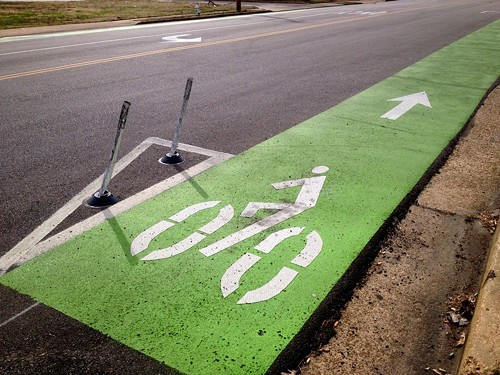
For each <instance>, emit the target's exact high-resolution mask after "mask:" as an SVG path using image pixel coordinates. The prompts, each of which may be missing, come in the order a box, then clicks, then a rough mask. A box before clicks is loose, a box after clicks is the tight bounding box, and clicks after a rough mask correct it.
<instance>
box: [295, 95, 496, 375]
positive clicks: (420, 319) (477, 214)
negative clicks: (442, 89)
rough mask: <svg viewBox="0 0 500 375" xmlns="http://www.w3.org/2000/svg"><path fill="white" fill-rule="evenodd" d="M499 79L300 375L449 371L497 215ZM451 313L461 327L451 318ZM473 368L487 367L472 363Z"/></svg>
mask: <svg viewBox="0 0 500 375" xmlns="http://www.w3.org/2000/svg"><path fill="white" fill-rule="evenodd" d="M499 137H500V87H498V86H497V87H496V88H495V89H494V90H493V91H492V92H491V93H490V94H489V96H488V97H487V99H486V100H485V101H484V103H483V105H482V106H481V107H480V108H479V110H478V112H477V113H476V115H475V116H474V117H473V119H472V120H471V121H470V123H469V125H468V126H467V128H466V130H465V131H464V133H463V135H462V137H461V139H460V140H459V142H458V144H457V145H456V147H455V149H454V151H453V152H452V154H451V155H450V157H449V159H448V160H447V162H446V164H445V165H444V166H443V167H442V168H441V170H440V171H439V172H438V173H437V174H436V175H435V176H434V177H433V178H432V180H431V182H430V183H429V184H428V185H427V187H426V188H425V189H424V191H423V192H422V193H421V194H420V196H419V197H418V199H417V201H416V202H415V203H414V204H413V205H412V206H411V208H410V209H409V211H408V213H407V214H406V216H405V218H404V219H403V220H402V221H401V222H400V223H398V224H397V225H396V226H395V228H394V230H393V232H392V233H391V234H390V235H389V236H388V238H387V239H386V240H385V241H384V243H383V244H382V245H381V247H380V249H379V254H378V256H377V258H376V259H375V261H374V262H373V264H372V266H371V267H370V269H369V271H368V273H367V274H366V276H365V278H364V279H363V280H362V281H361V282H360V284H359V285H358V286H357V287H356V288H355V290H354V291H353V295H352V298H351V300H350V301H349V302H348V303H347V304H346V306H344V308H343V309H342V310H341V311H340V312H337V313H336V314H337V315H336V316H335V318H334V319H332V320H331V321H330V322H327V323H325V324H332V325H333V326H334V327H333V329H334V332H335V334H334V337H333V338H331V339H330V340H329V342H327V343H325V344H324V345H323V346H322V347H320V348H319V349H318V350H317V351H315V352H314V353H311V355H310V356H309V357H308V358H306V359H305V360H304V362H303V363H302V366H301V367H300V370H301V373H302V374H304V375H322V374H351V375H355V374H386V375H387V374H425V373H430V374H435V373H439V374H443V375H444V374H454V373H456V372H457V371H458V367H459V365H460V359H461V356H462V351H463V346H464V342H465V338H466V336H467V334H468V330H469V322H470V319H471V317H472V313H473V311H472V310H473V306H474V303H475V300H476V298H477V293H478V291H479V288H480V282H481V281H480V280H481V275H482V273H483V271H484V267H485V261H486V256H487V251H488V250H489V247H490V244H491V241H492V237H493V233H494V231H495V227H496V223H497V219H498V215H499V213H500V210H499V209H500V191H499V189H498V186H500V163H499V161H500V160H499V159H500V155H499V153H498V144H499ZM453 312H455V313H456V315H457V316H458V317H459V318H463V319H465V320H463V321H462V324H463V325H460V324H458V323H453V321H452V314H451V313H453ZM475 371H477V372H474V374H493V372H492V371H493V370H492V369H491V368H490V369H489V370H487V369H481V368H479V369H476V370H475Z"/></svg>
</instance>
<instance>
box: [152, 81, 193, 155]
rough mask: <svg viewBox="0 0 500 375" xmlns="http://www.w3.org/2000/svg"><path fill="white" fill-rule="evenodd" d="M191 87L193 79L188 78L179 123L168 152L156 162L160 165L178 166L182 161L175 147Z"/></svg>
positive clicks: (177, 142)
mask: <svg viewBox="0 0 500 375" xmlns="http://www.w3.org/2000/svg"><path fill="white" fill-rule="evenodd" d="M192 86H193V79H192V78H188V80H187V82H186V89H185V90H184V98H183V99H182V107H181V113H180V114H179V121H178V122H177V126H176V127H175V132H174V139H173V140H172V147H171V148H170V152H169V153H168V154H166V155H165V156H163V157H162V158H161V159H160V160H158V161H159V162H160V163H162V164H179V163H181V162H182V161H183V159H182V157H181V156H180V155H179V153H178V152H177V145H178V144H179V133H180V131H181V126H182V119H183V118H184V113H185V112H186V108H187V104H188V101H189V96H190V95H191V87H192Z"/></svg>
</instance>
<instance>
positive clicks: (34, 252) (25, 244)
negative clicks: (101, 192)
mask: <svg viewBox="0 0 500 375" xmlns="http://www.w3.org/2000/svg"><path fill="white" fill-rule="evenodd" d="M153 144H157V145H161V146H165V147H171V145H172V142H171V141H167V140H164V139H161V138H157V137H150V138H148V139H146V140H145V141H144V142H142V143H141V144H140V145H139V146H137V147H136V148H135V149H133V150H132V151H130V152H129V153H128V154H127V155H125V156H124V157H123V158H122V159H120V160H119V161H118V162H117V163H116V165H115V172H114V174H113V176H116V175H117V174H118V173H120V172H121V171H122V170H123V169H124V168H125V167H126V166H127V165H129V164H130V163H131V162H132V161H133V160H134V159H136V158H137V157H138V156H139V155H140V154H141V153H142V152H144V151H145V150H146V149H147V148H148V147H149V146H151V145H153ZM178 149H179V150H181V151H186V152H192V153H197V154H201V155H205V156H208V157H209V159H207V160H205V161H203V162H201V163H199V164H197V165H195V166H193V167H191V168H189V169H186V170H185V171H182V172H180V173H177V174H176V175H174V176H172V177H170V178H168V179H166V180H163V181H161V182H159V183H157V184H156V185H153V186H151V187H150V188H148V189H146V190H143V191H141V192H139V193H137V194H136V195H133V196H131V197H129V198H127V199H124V200H123V201H120V202H118V203H117V204H115V205H113V206H111V207H109V208H107V209H105V210H103V211H99V212H98V213H96V214H95V215H93V216H91V217H89V218H88V219H86V220H84V221H82V222H80V223H78V224H75V225H74V226H72V227H70V228H68V229H66V230H64V231H62V232H60V233H58V234H55V235H54V236H52V237H50V238H48V239H46V240H44V241H42V239H43V238H44V237H45V236H47V235H48V234H49V233H50V232H51V231H52V230H53V229H54V228H56V227H57V225H59V224H60V223H61V222H62V221H63V220H64V219H65V218H66V217H68V216H69V215H70V214H71V213H72V212H73V211H75V210H76V209H77V208H78V207H79V206H81V205H82V202H83V201H84V200H85V199H86V198H88V197H90V196H91V195H92V194H93V193H94V192H95V191H97V190H98V189H99V186H100V184H101V182H102V178H103V175H101V176H99V177H98V178H97V179H95V180H94V181H93V182H91V183H90V184H89V185H88V186H87V187H85V188H84V189H83V190H82V191H81V192H80V193H78V194H77V195H76V196H75V197H73V198H72V199H71V200H70V201H69V202H68V203H66V204H65V205H64V206H63V207H61V208H60V209H59V210H58V211H56V212H55V213H54V214H53V215H52V216H51V217H50V218H49V219H47V220H46V221H45V222H44V223H42V224H41V225H40V226H39V227H38V228H36V229H35V230H34V231H33V232H31V234H29V235H28V236H27V237H26V238H24V239H23V240H22V241H21V242H19V243H18V244H17V245H16V246H14V247H13V248H12V249H11V250H9V251H8V252H7V253H5V254H4V255H3V256H2V257H1V258H0V276H1V275H3V274H5V273H6V272H7V270H8V269H9V268H10V267H12V266H14V265H16V266H17V265H21V264H23V263H25V262H27V261H29V260H31V259H33V258H35V257H37V256H38V255H41V254H43V253H45V252H47V251H48V250H50V249H52V248H53V247H55V246H57V245H60V244H61V243H64V242H66V241H68V240H69V239H71V238H73V237H76V236H77V235H80V234H82V233H83V232H85V231H87V230H89V229H91V228H93V227H94V226H96V225H98V224H100V223H102V222H104V221H106V220H107V219H109V218H112V217H114V216H116V215H118V214H120V213H122V212H125V211H127V210H128V209H130V208H132V207H134V206H137V205H138V204H140V203H143V202H145V201H146V200H148V199H150V198H152V197H154V196H156V195H158V194H160V193H162V192H164V191H165V190H168V189H171V188H172V187H174V186H176V185H178V184H180V183H181V182H184V181H187V180H188V179H190V178H191V177H194V176H196V175H198V174H200V173H201V172H204V171H206V170H207V169H209V168H211V167H213V166H215V165H217V164H220V163H222V162H223V161H225V160H227V159H229V158H231V157H233V155H231V154H226V153H223V152H217V151H212V150H206V149H204V148H201V147H196V146H191V145H186V144H182V143H179V145H178Z"/></svg>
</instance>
